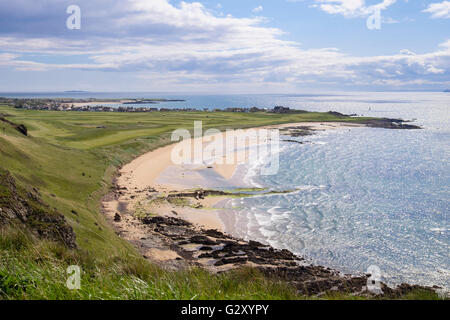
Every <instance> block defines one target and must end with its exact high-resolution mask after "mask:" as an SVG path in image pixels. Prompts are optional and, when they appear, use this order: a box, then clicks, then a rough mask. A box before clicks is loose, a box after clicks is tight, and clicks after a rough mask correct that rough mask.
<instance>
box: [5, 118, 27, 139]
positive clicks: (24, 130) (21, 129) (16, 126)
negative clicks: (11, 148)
mask: <svg viewBox="0 0 450 320" xmlns="http://www.w3.org/2000/svg"><path fill="white" fill-rule="evenodd" d="M0 121H3V122H5V123H7V124H9V125H10V126H11V127H13V128H14V129H16V130H17V131H19V132H20V133H21V134H23V135H24V136H28V129H27V127H26V126H25V125H23V124H15V123H14V122H11V121H9V120H8V119H6V118H5V117H4V116H3V115H0Z"/></svg>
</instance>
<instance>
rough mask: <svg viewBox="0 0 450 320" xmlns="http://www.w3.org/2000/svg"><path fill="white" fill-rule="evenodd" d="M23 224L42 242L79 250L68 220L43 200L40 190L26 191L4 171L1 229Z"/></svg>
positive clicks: (0, 195)
mask: <svg viewBox="0 0 450 320" xmlns="http://www.w3.org/2000/svg"><path fill="white" fill-rule="evenodd" d="M15 223H19V224H22V225H24V226H26V227H27V228H28V229H30V230H31V231H32V232H33V233H34V234H35V235H36V236H38V237H40V238H45V239H49V240H52V241H57V242H60V243H62V244H64V245H65V246H67V247H69V248H75V247H76V242H75V233H74V231H73V229H72V227H71V226H70V225H69V224H68V223H67V222H66V220H65V218H64V216H63V215H62V214H60V213H58V212H57V211H56V210H55V209H52V208H50V207H49V206H48V205H46V204H45V203H43V201H42V200H41V197H40V194H39V191H38V190H37V189H36V188H33V189H32V190H26V189H25V188H23V187H21V186H19V185H17V183H16V180H15V179H14V177H13V176H12V175H11V174H10V173H9V172H8V171H6V170H3V169H1V168H0V227H1V226H5V225H8V224H10V225H11V224H15Z"/></svg>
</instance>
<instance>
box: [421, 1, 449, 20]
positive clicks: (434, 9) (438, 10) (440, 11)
mask: <svg viewBox="0 0 450 320" xmlns="http://www.w3.org/2000/svg"><path fill="white" fill-rule="evenodd" d="M423 12H428V13H431V17H432V18H435V19H436V18H446V19H448V18H450V1H442V2H440V3H432V4H430V5H428V8H427V9H425V10H423Z"/></svg>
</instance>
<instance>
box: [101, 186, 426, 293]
mask: <svg viewBox="0 0 450 320" xmlns="http://www.w3.org/2000/svg"><path fill="white" fill-rule="evenodd" d="M111 196H112V194H111V195H110V197H111ZM119 209H120V210H121V211H120V213H118V212H116V213H115V214H114V215H111V213H108V210H106V211H105V213H106V214H107V216H108V217H109V219H110V221H111V223H112V224H113V225H114V226H115V228H116V231H117V233H118V234H119V235H121V236H122V237H123V238H125V239H127V240H129V241H130V242H131V243H133V244H134V245H135V246H136V247H137V248H138V249H139V250H140V252H141V253H142V254H143V256H144V257H145V258H146V259H148V260H150V261H151V262H153V263H156V264H158V265H160V266H162V267H164V268H168V269H172V270H179V269H183V268H188V267H190V266H197V267H202V268H205V269H207V270H209V271H211V272H213V273H217V272H226V271H229V270H232V269H236V268H241V267H244V266H247V267H254V268H257V269H259V270H260V271H261V272H263V273H264V274H266V275H267V276H268V277H274V278H277V279H282V280H284V281H287V282H289V283H292V284H293V285H295V286H296V288H297V289H298V291H299V293H301V294H305V295H309V296H312V295H315V296H317V295H318V296H320V295H323V294H325V293H330V292H339V293H343V292H345V293H350V294H355V295H373V294H372V293H370V292H369V291H368V290H367V281H368V277H369V275H365V274H362V275H359V276H352V275H344V274H342V273H340V272H338V271H336V270H332V269H330V268H326V267H322V266H313V265H310V264H309V263H307V262H306V261H305V260H304V259H303V258H301V257H298V256H296V255H294V254H293V253H292V252H290V251H288V250H277V249H274V248H272V247H271V246H268V245H265V244H262V243H259V242H255V241H244V240H241V239H237V238H234V237H232V236H229V235H227V234H224V233H222V232H219V231H217V230H206V229H202V228H199V227H197V226H195V225H193V224H191V223H190V222H187V221H185V220H182V219H179V218H175V217H163V216H155V217H143V218H137V217H135V216H134V215H131V214H129V212H127V209H126V204H124V205H122V206H120V205H119ZM381 288H382V291H383V294H384V295H386V296H388V297H392V298H395V297H398V296H401V295H403V294H405V293H408V292H410V291H412V290H414V289H417V288H422V289H424V290H433V289H432V288H424V287H419V286H411V285H408V284H402V285H400V286H398V287H397V288H390V287H388V286H386V285H385V284H383V283H382V284H381Z"/></svg>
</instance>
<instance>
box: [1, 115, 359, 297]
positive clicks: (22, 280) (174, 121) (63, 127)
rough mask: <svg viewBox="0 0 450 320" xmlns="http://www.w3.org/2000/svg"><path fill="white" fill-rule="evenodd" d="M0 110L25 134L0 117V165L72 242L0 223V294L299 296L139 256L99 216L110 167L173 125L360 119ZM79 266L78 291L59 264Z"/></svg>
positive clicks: (252, 277) (257, 279)
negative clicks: (34, 194)
mask: <svg viewBox="0 0 450 320" xmlns="http://www.w3.org/2000/svg"><path fill="white" fill-rule="evenodd" d="M0 114H6V115H7V116H6V118H7V119H8V120H9V121H11V122H13V123H15V124H24V125H25V126H26V127H27V128H28V136H24V135H22V134H21V133H19V132H18V131H17V130H15V129H14V128H13V127H11V125H9V124H7V123H5V122H1V121H0V169H1V168H3V169H5V170H8V171H9V172H10V173H11V174H12V175H13V176H14V178H15V179H16V180H17V182H18V184H20V185H21V186H23V187H24V188H32V187H35V188H37V189H38V190H39V192H40V194H41V195H42V199H43V201H44V202H45V203H47V204H48V205H49V206H50V207H53V208H56V210H58V211H59V212H61V213H62V214H63V215H64V216H65V217H66V219H67V221H68V222H69V224H70V225H71V226H72V227H73V229H74V231H75V233H76V236H77V245H78V249H75V250H69V249H66V248H64V247H62V246H61V245H58V244H55V243H52V242H49V241H46V240H38V239H35V238H34V237H31V236H30V235H29V233H28V232H27V231H26V230H21V229H19V230H14V229H11V228H3V229H1V228H0V299H1V298H4V299H11V298H24V299H37V298H39V299H41V298H42V299H72V298H76V299H119V298H122V299H152V298H153V299H191V298H197V299H202V298H203V299H206V298H211V299H220V298H222V299H247V298H250V299H298V298H302V297H300V296H298V295H297V294H296V293H295V289H294V288H293V287H289V286H288V285H286V284H283V283H280V282H278V281H273V280H268V279H266V278H264V277H263V276H262V275H261V274H259V273H258V272H256V271H255V270H242V271H237V272H233V273H230V274H222V275H209V274H207V273H206V272H205V271H202V270H193V271H189V272H188V271H185V272H169V271H163V270H160V269H159V268H158V267H157V266H153V265H150V264H149V263H148V262H147V261H146V260H144V259H143V258H142V257H141V256H140V255H139V253H138V252H137V250H136V249H134V247H132V245H130V244H129V243H128V242H126V241H124V240H122V239H121V238H120V237H118V236H117V235H116V234H115V232H114V230H113V229H112V227H111V226H110V225H109V224H108V223H107V222H106V221H105V219H104V217H103V215H102V214H101V208H100V203H101V198H102V197H103V196H104V195H105V194H106V193H107V192H108V190H109V189H110V187H111V185H112V179H113V176H114V173H115V172H116V170H117V168H118V167H119V166H120V165H122V164H124V163H126V162H128V161H130V160H132V159H133V158H135V157H137V156H138V155H140V154H142V153H144V152H146V151H150V150H153V149H155V148H157V147H160V146H163V145H166V144H168V143H169V142H170V141H169V137H170V133H171V132H172V131H173V130H174V129H178V128H186V129H189V130H191V129H192V128H193V125H194V121H198V120H202V121H203V128H204V129H208V128H218V129H226V128H248V127H257V126H262V125H268V124H279V123H290V122H301V121H340V122H343V121H352V122H355V121H361V120H364V119H361V118H360V119H356V118H339V117H336V116H334V115H332V114H329V113H301V114H285V115H282V114H269V113H252V114H248V113H229V112H214V113H213V112H167V113H163V112H154V113H100V112H98V113H94V112H57V111H30V110H19V109H14V108H12V107H9V106H0ZM72 264H79V265H80V266H81V267H82V269H83V271H84V273H83V276H82V281H83V285H82V289H81V290H78V291H76V290H75V291H70V290H68V289H67V288H66V286H65V279H66V274H65V270H66V268H67V266H69V265H72Z"/></svg>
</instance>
